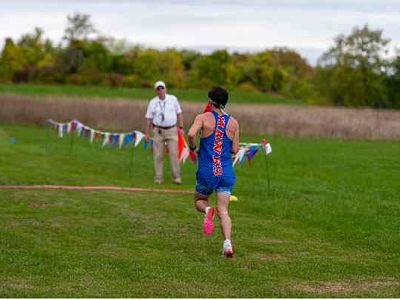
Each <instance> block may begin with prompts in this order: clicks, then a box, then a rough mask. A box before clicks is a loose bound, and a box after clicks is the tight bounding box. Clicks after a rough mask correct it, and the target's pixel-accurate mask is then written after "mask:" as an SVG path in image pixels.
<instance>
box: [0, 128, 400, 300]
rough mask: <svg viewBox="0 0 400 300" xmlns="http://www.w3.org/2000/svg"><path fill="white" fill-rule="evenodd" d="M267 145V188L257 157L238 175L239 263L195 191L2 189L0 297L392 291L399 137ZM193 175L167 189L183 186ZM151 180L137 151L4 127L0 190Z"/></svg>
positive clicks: (398, 292) (399, 219) (398, 278)
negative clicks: (204, 227) (210, 226)
mask: <svg viewBox="0 0 400 300" xmlns="http://www.w3.org/2000/svg"><path fill="white" fill-rule="evenodd" d="M9 137H15V138H16V142H15V143H13V140H12V139H9ZM268 138H269V140H270V142H271V145H272V148H273V152H272V154H271V156H270V160H269V172H270V182H271V185H270V189H268V185H267V180H266V178H267V177H266V176H267V173H266V164H265V160H264V157H263V155H261V154H257V155H256V157H255V159H254V161H253V163H252V166H249V165H247V163H245V164H244V165H241V166H238V167H237V168H236V174H237V184H236V186H235V189H234V194H235V195H236V196H238V198H239V200H240V201H239V202H232V204H231V206H230V211H231V217H232V220H233V241H234V245H235V256H234V258H233V259H225V258H223V257H222V256H221V255H220V250H221V246H222V237H221V234H220V232H219V230H218V229H217V230H216V231H215V232H214V234H213V235H212V236H210V237H205V236H203V234H202V231H201V225H200V224H201V221H202V216H201V214H199V213H197V212H196V211H195V210H194V208H193V203H192V197H191V196H190V195H174V194H163V193H124V192H106V191H101V192H100V191H90V192H89V191H55V190H51V191H39V190H34V191H33V190H32V191H27V190H24V191H23V190H0V237H1V238H0V297H35V298H36V297H187V298H192V297H233V298H234V297H400V251H399V245H400V231H399V228H400V201H399V200H400V199H399V195H400V145H399V143H398V142H370V141H338V140H325V139H292V138H283V137H268ZM260 139H261V137H243V138H242V141H248V142H257V141H259V140H260ZM71 142H72V147H71ZM132 153H133V156H132ZM131 162H132V172H131V174H129V166H130V163H131ZM166 167H167V165H166ZM194 171H195V167H194V166H193V164H192V163H191V162H190V161H188V162H186V164H185V165H183V167H182V172H183V178H184V184H183V185H182V186H179V187H177V186H173V185H172V184H171V183H170V182H169V181H168V180H167V182H166V183H165V184H164V185H163V187H168V188H178V189H191V188H192V187H193V184H194ZM152 174H153V172H152V159H151V154H150V152H149V151H148V150H147V151H145V150H144V149H143V147H142V145H140V146H139V147H138V148H136V149H135V151H134V152H132V151H131V149H114V148H104V149H101V147H100V146H99V145H97V144H94V145H90V144H89V143H88V141H87V140H85V139H82V138H78V137H76V136H75V137H74V138H73V139H71V137H70V136H67V137H66V138H63V139H58V138H57V137H56V136H55V132H54V131H53V130H52V129H51V130H49V129H47V128H42V127H24V126H8V125H1V126H0V184H2V185H5V184H68V185H118V186H140V187H155V185H154V184H153V183H152ZM166 179H168V177H166ZM213 201H214V198H213Z"/></svg>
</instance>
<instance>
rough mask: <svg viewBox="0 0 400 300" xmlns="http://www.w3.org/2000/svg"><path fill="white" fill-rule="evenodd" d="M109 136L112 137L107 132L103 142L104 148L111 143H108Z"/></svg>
mask: <svg viewBox="0 0 400 300" xmlns="http://www.w3.org/2000/svg"><path fill="white" fill-rule="evenodd" d="M109 136H110V134H109V133H108V132H105V133H104V140H103V145H102V147H104V146H105V145H107V144H108V143H109V142H108V138H109Z"/></svg>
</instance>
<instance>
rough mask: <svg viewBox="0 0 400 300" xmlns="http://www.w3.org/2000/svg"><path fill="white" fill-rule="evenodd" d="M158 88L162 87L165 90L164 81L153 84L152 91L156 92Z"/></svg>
mask: <svg viewBox="0 0 400 300" xmlns="http://www.w3.org/2000/svg"><path fill="white" fill-rule="evenodd" d="M159 86H162V87H163V88H164V89H165V88H166V86H165V83H164V81H161V80H160V81H157V82H156V83H155V84H154V89H155V90H156V89H157V88H158V87H159Z"/></svg>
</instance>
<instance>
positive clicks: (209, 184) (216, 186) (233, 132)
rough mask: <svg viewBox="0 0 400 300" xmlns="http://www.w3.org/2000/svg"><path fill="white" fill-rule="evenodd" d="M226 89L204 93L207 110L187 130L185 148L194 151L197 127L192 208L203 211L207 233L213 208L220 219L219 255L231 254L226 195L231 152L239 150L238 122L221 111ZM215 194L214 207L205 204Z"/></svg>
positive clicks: (211, 225)
mask: <svg viewBox="0 0 400 300" xmlns="http://www.w3.org/2000/svg"><path fill="white" fill-rule="evenodd" d="M228 97H229V95H228V92H227V91H226V90H225V89H223V88H221V87H216V88H213V89H212V90H210V91H209V92H208V98H209V102H210V104H211V112H206V113H203V114H199V115H197V116H196V118H195V120H194V122H193V125H192V127H191V128H190V130H189V132H188V139H189V148H190V150H191V151H196V149H197V147H196V144H195V137H196V135H197V133H198V131H199V130H201V138H200V147H199V148H200V149H199V151H198V154H199V165H198V170H197V173H196V188H195V195H194V199H195V207H196V209H197V210H198V211H200V212H203V213H205V217H204V221H203V230H204V233H205V234H206V235H209V234H211V233H212V231H213V230H214V222H213V219H214V214H215V211H216V212H217V215H218V217H219V220H220V226H221V231H222V235H223V237H224V243H223V254H224V255H225V257H232V256H233V246H232V242H231V230H232V224H231V219H230V217H229V212H228V207H229V197H230V194H231V191H232V187H233V185H234V183H235V174H234V172H233V167H232V153H233V154H236V153H237V152H238V150H239V124H238V122H237V121H236V120H235V119H234V118H233V117H231V116H230V115H228V114H227V113H225V112H224V108H225V105H226V103H227V102H228ZM214 191H215V193H216V197H217V204H216V209H215V208H214V207H211V206H210V205H209V201H208V199H209V197H210V195H211V194H212V192H214Z"/></svg>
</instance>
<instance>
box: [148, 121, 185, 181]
mask: <svg viewBox="0 0 400 300" xmlns="http://www.w3.org/2000/svg"><path fill="white" fill-rule="evenodd" d="M153 134H154V137H153V141H154V142H153V155H154V170H155V178H154V180H155V181H162V180H163V154H164V143H165V142H167V146H168V152H169V163H170V169H171V176H172V178H173V180H174V181H175V180H181V174H180V172H181V170H180V166H179V160H178V133H177V130H176V127H172V128H170V129H160V128H157V127H153Z"/></svg>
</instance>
